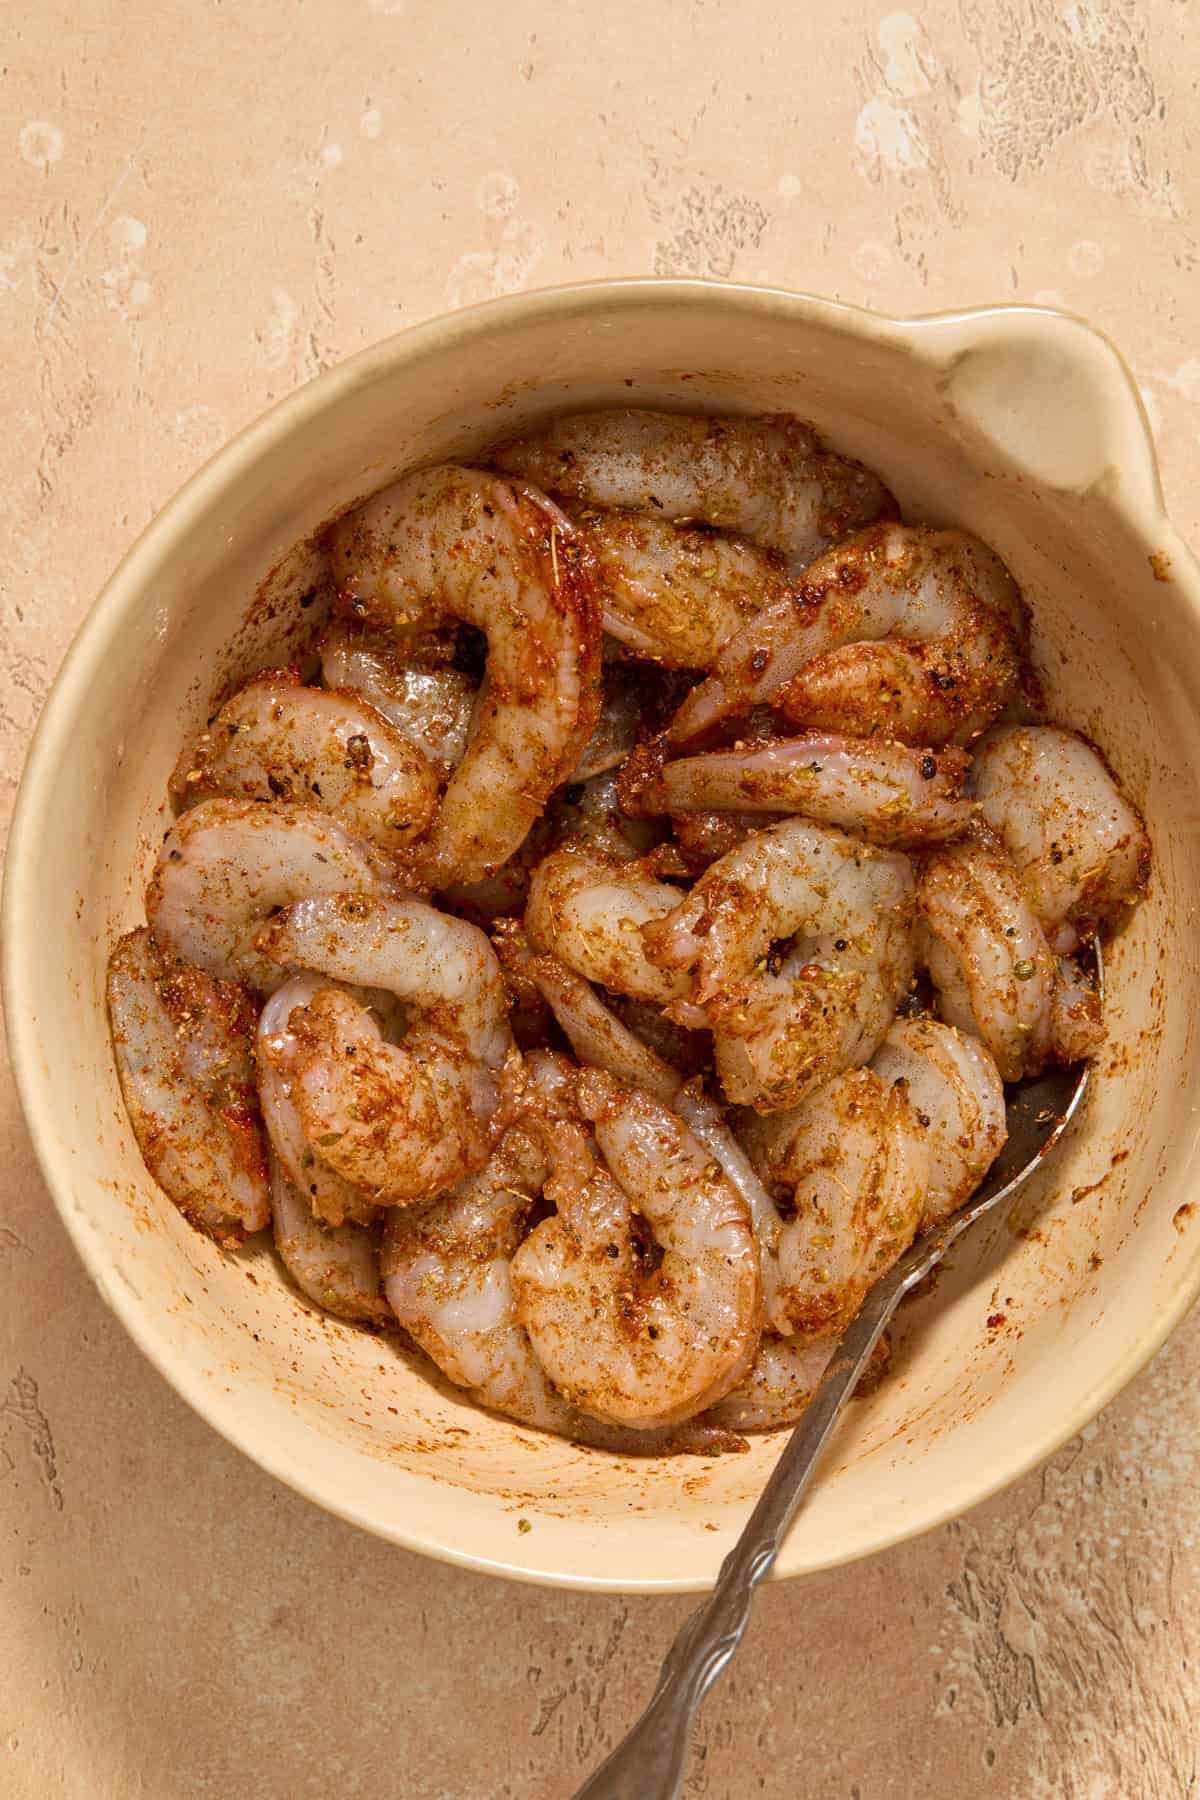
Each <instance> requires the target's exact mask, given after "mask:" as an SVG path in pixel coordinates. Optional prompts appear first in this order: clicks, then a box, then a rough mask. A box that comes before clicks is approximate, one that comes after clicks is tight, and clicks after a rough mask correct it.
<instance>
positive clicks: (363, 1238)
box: [271, 1158, 391, 1325]
mask: <svg viewBox="0 0 1200 1800" xmlns="http://www.w3.org/2000/svg"><path fill="white" fill-rule="evenodd" d="M271 1211H272V1215H273V1219H274V1225H275V1248H276V1249H277V1250H278V1252H279V1256H280V1260H281V1261H282V1263H283V1266H284V1268H285V1269H286V1270H287V1272H288V1274H289V1275H290V1276H291V1278H292V1280H293V1281H294V1282H295V1283H296V1286H297V1287H298V1288H299V1289H300V1291H301V1293H302V1294H307V1296H308V1298H309V1299H310V1300H312V1301H313V1302H314V1303H315V1304H316V1305H317V1306H319V1307H320V1308H321V1310H322V1311H323V1312H327V1313H332V1314H333V1315H334V1317H335V1318H339V1319H351V1320H353V1321H354V1322H355V1323H357V1324H366V1325H383V1324H386V1323H387V1321H388V1320H389V1319H390V1317H391V1312H390V1309H389V1307H388V1304H387V1301H386V1300H385V1299H384V1297H383V1289H382V1287H381V1286H380V1282H379V1226H378V1223H377V1222H373V1223H371V1224H368V1225H356V1224H352V1223H350V1224H343V1225H326V1224H325V1223H324V1221H323V1220H321V1219H319V1218H318V1217H317V1216H316V1214H315V1213H314V1212H313V1210H312V1208H311V1206H310V1205H309V1203H308V1195H307V1194H306V1193H304V1192H303V1191H302V1190H301V1189H300V1188H298V1187H296V1185H295V1184H294V1182H292V1181H291V1180H290V1179H289V1178H288V1176H287V1175H286V1174H285V1173H284V1170H283V1169H282V1167H281V1166H280V1164H279V1162H278V1160H277V1159H276V1158H272V1161H271Z"/></svg>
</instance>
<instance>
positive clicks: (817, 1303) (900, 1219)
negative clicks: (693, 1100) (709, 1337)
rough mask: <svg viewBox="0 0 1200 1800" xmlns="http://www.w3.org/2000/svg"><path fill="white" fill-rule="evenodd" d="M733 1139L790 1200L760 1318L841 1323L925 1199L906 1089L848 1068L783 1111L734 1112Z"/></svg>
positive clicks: (907, 1238)
mask: <svg viewBox="0 0 1200 1800" xmlns="http://www.w3.org/2000/svg"><path fill="white" fill-rule="evenodd" d="M741 1140H742V1143H743V1144H744V1145H745V1146H746V1148H747V1150H748V1151H749V1153H750V1156H751V1159H752V1161H753V1162H754V1164H755V1167H756V1168H757V1170H758V1172H759V1174H760V1175H761V1177H762V1179H763V1181H764V1182H765V1184H766V1186H767V1188H768V1189H769V1190H770V1191H772V1192H773V1193H775V1194H777V1195H779V1196H780V1198H786V1200H787V1202H788V1204H789V1208H790V1215H791V1216H790V1217H787V1218H786V1219H785V1220H784V1221H783V1222H781V1223H780V1225H779V1226H778V1228H777V1230H776V1231H775V1232H774V1233H773V1237H774V1244H773V1257H774V1264H775V1267H774V1271H773V1274H772V1278H771V1281H770V1284H769V1285H770V1289H771V1296H770V1305H769V1311H768V1323H769V1325H770V1326H771V1327H772V1329H774V1330H775V1331H778V1332H782V1333H784V1334H792V1333H796V1332H834V1333H838V1334H840V1333H841V1332H843V1331H844V1330H845V1329H846V1327H847V1325H849V1323H850V1321H851V1319H852V1318H853V1317H854V1315H855V1314H856V1313H857V1312H858V1310H859V1307H860V1306H861V1305H862V1302H863V1300H864V1299H865V1297H866V1294H867V1291H868V1289H870V1288H871V1287H872V1286H873V1285H874V1283H875V1282H876V1281H878V1280H879V1278H880V1276H881V1275H883V1274H885V1273H886V1272H887V1270H888V1269H890V1268H891V1266H892V1264H893V1263H894V1262H895V1261H896V1259H897V1257H899V1256H901V1255H902V1254H903V1253H904V1251H905V1250H907V1248H908V1246H909V1244H910V1243H911V1242H912V1240H913V1237H914V1235H915V1233H916V1231H917V1227H918V1225H919V1224H920V1221H921V1217H922V1214H923V1212H924V1209H925V1204H926V1193H927V1189H928V1184H929V1151H928V1147H927V1144H926V1135H925V1132H924V1131H923V1130H922V1128H921V1126H920V1124H919V1123H918V1120H917V1117H916V1114H915V1111H914V1108H913V1106H912V1105H911V1104H910V1099H909V1095H908V1092H907V1090H906V1089H905V1088H904V1087H903V1086H900V1087H896V1086H893V1085H892V1084H891V1083H890V1082H888V1081H886V1080H885V1079H884V1078H883V1077H882V1076H881V1075H879V1074H877V1073H876V1072H875V1071H874V1070H873V1069H847V1070H846V1071H845V1072H844V1073H843V1074H841V1075H837V1076H835V1077H834V1079H833V1080H832V1081H828V1082H825V1083H824V1084H823V1085H822V1086H821V1087H819V1088H817V1089H816V1090H815V1091H814V1092H813V1093H811V1094H810V1095H809V1096H808V1098H807V1099H806V1100H803V1101H801V1103H800V1105H799V1106H796V1107H791V1108H789V1109H788V1110H787V1111H786V1112H780V1113H772V1114H770V1115H768V1116H767V1117H760V1116H759V1115H757V1114H749V1115H743V1124H742V1127H741Z"/></svg>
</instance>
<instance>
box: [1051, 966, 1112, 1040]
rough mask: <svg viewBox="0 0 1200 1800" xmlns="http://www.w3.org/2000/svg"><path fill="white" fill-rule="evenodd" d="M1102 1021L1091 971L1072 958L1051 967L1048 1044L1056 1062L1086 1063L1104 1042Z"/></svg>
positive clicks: (1097, 994)
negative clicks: (1051, 981)
mask: <svg viewBox="0 0 1200 1800" xmlns="http://www.w3.org/2000/svg"><path fill="white" fill-rule="evenodd" d="M1104 1037H1105V1031H1104V1019H1103V1016H1102V1013H1101V1007H1100V993H1099V989H1098V988H1097V985H1096V976H1095V972H1094V970H1092V969H1089V968H1087V967H1085V965H1084V964H1083V962H1082V961H1081V960H1080V959H1079V958H1078V957H1074V956H1060V957H1059V958H1058V959H1057V962H1056V964H1055V975H1054V993H1053V995H1052V996H1051V1001H1050V1042H1051V1043H1052V1045H1053V1046H1054V1055H1055V1057H1056V1059H1057V1060H1058V1061H1059V1062H1062V1063H1074V1062H1086V1061H1087V1059H1088V1057H1090V1056H1094V1055H1095V1054H1096V1051H1097V1050H1098V1049H1099V1048H1100V1046H1101V1044H1102V1043H1103V1042H1104Z"/></svg>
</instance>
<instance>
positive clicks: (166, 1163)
mask: <svg viewBox="0 0 1200 1800" xmlns="http://www.w3.org/2000/svg"><path fill="white" fill-rule="evenodd" d="M108 1012H109V1019H110V1021H111V1024H112V1037H113V1047H114V1049H115V1051H116V1059H117V1072H118V1074H119V1075H120V1078H121V1090H122V1092H123V1094H124V1096H125V1105H126V1108H127V1109H128V1112H129V1118H130V1122H131V1124H132V1125H133V1130H134V1135H135V1136H136V1138H137V1141H138V1147H139V1148H140V1150H141V1152H142V1157H143V1159H144V1161H145V1164H146V1167H147V1168H148V1169H149V1171H150V1173H151V1174H152V1175H153V1177H154V1179H155V1181H157V1183H158V1185H159V1186H160V1187H161V1188H162V1189H163V1191H164V1192H165V1193H166V1194H168V1195H169V1196H170V1198H171V1199H172V1200H173V1201H174V1202H175V1204H176V1206H177V1207H178V1208H179V1210H180V1212H181V1213H183V1214H184V1216H185V1217H186V1218H188V1219H190V1220H191V1222H192V1223H193V1224H194V1225H198V1226H200V1227H201V1228H202V1229H203V1230H205V1231H208V1232H211V1233H212V1235H213V1236H214V1237H215V1238H217V1239H218V1240H219V1241H220V1242H221V1243H224V1244H228V1245H231V1246H232V1245H237V1244H239V1243H240V1242H241V1241H242V1238H243V1236H244V1235H245V1234H246V1233H247V1232H254V1231H261V1230H262V1228H263V1226H264V1225H266V1224H267V1223H268V1222H269V1221H270V1217H271V1206H270V1200H269V1197H268V1193H267V1164H266V1147H265V1145H264V1143H263V1134H262V1123H261V1120H260V1118H259V1111H258V1100H257V1097H256V1095H255V1092H254V1057H253V1043H254V1008H253V1006H252V1004H251V1002H250V997H249V995H248V994H247V993H246V991H245V990H244V989H243V988H240V987H238V986H236V985H235V984H234V983H232V982H227V981H216V980H214V979H213V977H212V976H211V975H207V974H205V973H204V971H203V970H201V969H195V968H178V967H175V968H172V967H169V966H168V965H167V964H166V963H165V961H164V959H163V957H162V954H161V952H160V951H159V949H158V947H157V945H156V944H155V942H154V939H153V938H152V937H151V935H150V933H149V932H148V931H146V930H145V929H143V930H140V931H131V932H130V933H129V934H128V935H127V936H126V937H123V938H122V939H121V941H120V943H119V944H118V945H117V947H116V949H115V950H114V951H113V953H112V956H111V958H110V959H109V964H108Z"/></svg>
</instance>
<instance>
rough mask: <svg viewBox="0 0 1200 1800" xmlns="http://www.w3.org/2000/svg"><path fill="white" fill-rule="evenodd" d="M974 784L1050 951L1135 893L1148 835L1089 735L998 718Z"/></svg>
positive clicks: (1071, 943) (981, 750)
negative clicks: (999, 721)
mask: <svg viewBox="0 0 1200 1800" xmlns="http://www.w3.org/2000/svg"><path fill="white" fill-rule="evenodd" d="M971 788H972V792H973V793H974V795H975V797H976V799H977V800H978V802H979V805H980V808H981V810H982V812H983V816H984V818H985V819H986V820H987V821H988V823H989V825H991V826H992V827H993V828H994V829H995V831H996V832H998V833H999V835H1000V837H1001V839H1002V840H1003V843H1004V847H1005V849H1006V850H1007V851H1008V854H1009V855H1010V856H1011V857H1012V859H1013V862H1014V863H1015V864H1016V866H1017V869H1018V871H1019V872H1020V876H1021V881H1022V883H1023V885H1024V887H1025V890H1026V892H1027V893H1028V895H1029V898H1030V900H1031V901H1032V902H1033V908H1034V911H1035V912H1036V913H1037V916H1038V918H1039V919H1040V920H1041V921H1042V924H1043V925H1044V927H1045V929H1046V933H1047V936H1048V937H1049V939H1050V942H1051V945H1052V947H1053V948H1054V949H1055V950H1058V951H1062V952H1069V951H1071V950H1074V949H1076V948H1077V946H1078V943H1079V941H1080V936H1081V932H1082V933H1083V934H1085V935H1086V934H1087V933H1088V932H1090V931H1091V930H1092V929H1094V927H1095V923H1096V921H1097V920H1100V919H1109V918H1112V917H1114V916H1115V915H1116V914H1118V913H1120V912H1121V911H1122V909H1123V908H1125V907H1126V906H1128V905H1129V904H1130V903H1131V902H1132V901H1134V900H1136V899H1137V897H1138V895H1139V894H1140V893H1141V890H1142V889H1143V888H1144V886H1145V884H1146V877H1147V874H1148V872H1149V867H1150V841H1149V839H1148V837H1147V836H1146V828H1145V826H1144V825H1143V824H1142V821H1141V819H1140V818H1139V816H1138V814H1137V812H1136V810H1135V809H1134V808H1133V807H1132V806H1131V805H1130V804H1129V802H1128V801H1127V800H1126V799H1125V798H1124V796H1123V795H1122V794H1121V792H1120V790H1119V789H1118V787H1117V784H1116V782H1115V781H1114V780H1113V778H1112V776H1111V775H1110V774H1109V772H1108V770H1107V768H1106V767H1105V765H1104V763H1103V762H1102V760H1101V759H1100V757H1099V756H1098V755H1097V753H1096V752H1095V750H1093V749H1092V747H1091V745H1090V744H1089V743H1088V742H1087V741H1086V739H1084V738H1082V737H1080V736H1079V734H1078V733H1077V732H1074V731H1063V730H1061V729H1060V728H1059V727H1058V726H1056V725H1017V726H1003V727H1000V728H998V729H996V730H995V731H990V732H989V733H988V734H987V736H986V737H984V738H983V739H982V740H981V742H980V743H979V745H978V747H977V749H976V752H975V758H974V763H973V766H972V770H971Z"/></svg>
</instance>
